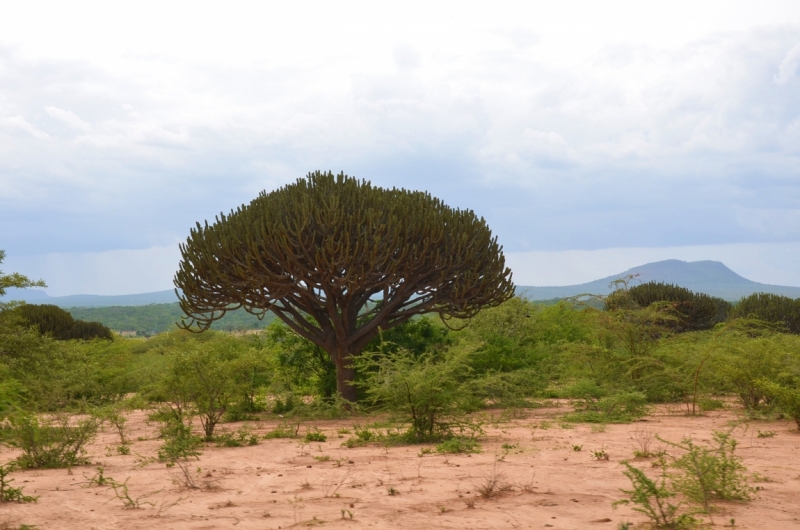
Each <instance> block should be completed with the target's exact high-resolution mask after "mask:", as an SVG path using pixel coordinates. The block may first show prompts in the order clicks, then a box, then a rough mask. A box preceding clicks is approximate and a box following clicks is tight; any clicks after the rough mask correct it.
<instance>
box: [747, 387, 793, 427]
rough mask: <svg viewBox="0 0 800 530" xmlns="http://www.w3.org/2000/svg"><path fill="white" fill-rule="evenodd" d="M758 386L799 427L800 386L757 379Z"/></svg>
mask: <svg viewBox="0 0 800 530" xmlns="http://www.w3.org/2000/svg"><path fill="white" fill-rule="evenodd" d="M756 385H757V386H758V388H759V389H760V390H761V391H762V392H764V393H765V394H766V395H767V396H769V397H771V398H772V400H773V401H774V402H775V404H776V405H777V406H778V408H780V409H781V410H782V411H783V412H784V413H785V414H786V415H787V416H789V417H790V418H792V419H793V420H794V421H795V423H797V428H798V429H800V388H798V387H797V386H795V385H792V384H787V383H786V382H775V381H766V380H763V379H762V380H759V381H757V382H756Z"/></svg>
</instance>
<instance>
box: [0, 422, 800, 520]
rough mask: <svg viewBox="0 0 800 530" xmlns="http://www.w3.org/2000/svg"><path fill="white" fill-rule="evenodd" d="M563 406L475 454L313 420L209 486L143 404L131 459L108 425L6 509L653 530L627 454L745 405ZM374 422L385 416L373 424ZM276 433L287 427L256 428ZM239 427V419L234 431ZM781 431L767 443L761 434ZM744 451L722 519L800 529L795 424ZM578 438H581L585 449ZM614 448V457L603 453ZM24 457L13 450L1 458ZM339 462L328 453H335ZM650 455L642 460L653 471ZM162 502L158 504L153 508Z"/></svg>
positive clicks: (758, 425)
mask: <svg viewBox="0 0 800 530" xmlns="http://www.w3.org/2000/svg"><path fill="white" fill-rule="evenodd" d="M564 412H565V409H564V408H545V409H535V410H530V411H526V412H525V413H524V416H523V417H521V418H516V419H513V420H510V421H507V422H504V423H499V424H495V425H488V426H487V428H486V435H485V436H484V437H482V438H481V445H482V451H481V453H480V454H473V455H463V454H462V455H448V456H445V455H439V454H435V453H434V454H423V456H420V452H421V449H423V448H425V447H426V446H403V447H389V448H385V447H382V446H380V445H374V446H368V447H358V448H352V449H349V448H346V447H343V446H342V442H344V441H345V440H346V439H347V438H348V437H349V436H350V435H348V434H340V433H338V432H337V431H338V430H339V429H346V428H350V429H352V426H353V423H354V421H353V420H347V421H314V422H304V423H303V424H302V425H301V427H300V433H301V434H302V433H304V432H305V431H306V430H307V429H308V428H311V427H313V426H316V427H318V428H319V429H320V430H321V431H322V432H324V433H325V434H326V435H327V437H328V440H327V441H326V442H324V443H312V444H310V445H304V444H301V443H298V440H294V439H273V440H262V441H261V442H260V443H259V445H257V446H252V447H241V448H217V447H214V446H209V447H207V448H205V449H203V454H202V456H200V457H199V460H196V461H192V462H191V463H190V464H189V467H190V473H192V476H193V480H194V481H195V483H196V484H197V485H199V486H201V489H187V488H185V487H182V486H181V485H180V483H181V480H180V476H179V475H180V470H179V469H177V468H167V467H166V466H165V465H164V464H162V463H157V462H154V461H153V459H152V457H154V456H155V454H156V451H157V449H158V446H159V445H160V443H161V442H160V441H159V440H158V439H157V432H156V425H155V424H151V425H148V424H147V422H146V421H145V415H144V414H143V413H140V412H137V413H134V414H132V415H131V416H130V418H129V433H130V437H131V438H132V439H133V440H134V441H133V444H132V451H131V454H130V455H118V454H116V451H115V448H116V446H117V445H118V437H117V435H116V434H114V433H113V432H112V431H111V430H106V431H105V432H103V433H102V434H101V435H100V436H99V437H98V439H97V440H96V442H95V443H93V444H92V446H91V447H90V448H89V454H90V456H91V458H92V460H93V461H94V462H96V464H95V465H94V466H86V467H77V468H73V469H72V470H71V471H70V470H66V469H56V470H30V471H16V472H14V473H12V475H11V477H12V478H13V479H14V480H15V482H14V483H13V485H14V486H17V487H18V486H24V488H25V489H24V493H26V494H28V495H38V496H39V501H38V503H36V504H16V503H4V504H0V528H3V527H4V526H3V525H7V526H6V527H8V528H16V527H17V526H19V525H20V524H23V523H24V524H28V525H37V526H38V528H40V529H87V530H88V529H98V530H101V529H102V530H110V529H145V528H160V529H197V530H199V529H216V528H236V529H242V530H245V529H278V528H290V527H310V526H322V527H325V528H366V527H373V528H376V529H377V528H455V529H459V530H463V529H470V528H475V529H478V528H487V529H488V528H509V529H511V528H554V529H582V528H608V529H614V530H616V529H617V527H618V525H619V523H621V522H633V523H635V524H634V526H633V527H634V528H644V527H645V525H644V521H645V518H644V517H643V516H641V515H640V514H637V513H636V512H634V511H632V510H631V508H629V507H626V506H620V507H618V508H616V509H614V508H612V506H611V504H612V502H613V501H615V500H619V499H621V498H623V494H622V493H621V492H620V488H628V487H629V486H630V482H629V481H628V479H627V478H625V476H624V475H623V474H622V470H623V467H622V465H621V464H620V461H621V460H624V459H631V458H632V457H633V451H634V450H635V449H637V447H638V446H637V442H636V441H635V438H637V437H639V436H641V435H642V434H643V433H647V432H649V433H657V434H659V435H660V436H661V437H663V438H666V439H669V440H674V441H679V440H680V439H681V438H682V437H684V436H691V437H692V438H693V439H694V440H697V441H701V440H708V439H710V436H711V431H712V430H714V429H716V430H722V429H725V428H727V426H728V425H729V422H730V421H731V420H736V419H737V418H738V417H739V416H738V414H739V413H740V411H737V410H735V409H734V410H725V411H720V412H713V413H708V414H707V415H705V416H702V417H688V416H685V415H683V414H682V413H681V412H680V411H679V410H668V409H660V410H659V411H657V412H656V413H654V414H653V415H651V416H649V417H648V418H647V419H646V420H644V421H639V422H636V423H633V424H630V425H608V426H606V427H605V430H603V429H602V428H598V427H596V426H595V427H594V428H593V427H592V426H591V425H585V424H577V425H574V426H570V425H566V424H562V422H561V421H560V420H559V417H560V416H561V415H562V414H563V413H564ZM356 421H358V422H360V423H361V424H366V423H367V422H370V421H375V419H374V418H360V419H358V420H356ZM250 425H252V426H254V427H255V429H256V432H261V433H264V432H267V431H268V430H270V429H272V428H274V427H275V426H276V425H277V422H276V421H259V422H251V423H250ZM220 427H221V428H223V429H224V430H228V431H230V430H233V429H235V428H237V427H238V424H225V425H221V426H220ZM759 431H761V432H762V433H763V432H768V431H774V432H775V435H774V436H771V437H767V438H763V437H762V438H760V437H758V432H759ZM735 437H736V439H737V440H738V441H739V444H740V445H739V446H738V448H737V453H738V454H739V455H740V456H741V457H742V458H743V459H744V463H745V465H746V466H747V468H748V471H749V472H750V473H758V474H759V475H760V478H759V479H758V482H753V485H754V486H757V487H759V488H760V490H759V491H758V492H757V494H756V497H755V498H754V500H753V501H751V502H749V503H723V504H721V505H719V509H718V511H717V512H716V513H715V514H714V515H713V523H714V524H715V525H716V526H717V527H725V526H728V527H730V521H731V519H734V520H735V527H734V528H737V529H739V528H741V529H745V528H748V529H782V528H800V458H798V456H800V451H799V450H798V448H799V447H800V433H798V432H797V430H796V429H795V428H794V425H793V424H790V423H789V422H784V421H780V422H764V421H758V422H750V423H748V424H745V425H743V426H741V427H739V428H737V429H736V431H735ZM573 446H580V450H575V449H576V448H574V447H573ZM600 450H603V451H605V452H606V453H607V454H608V455H609V460H608V461H605V460H597V459H595V458H593V456H592V452H594V451H600ZM15 456H16V453H15V452H14V451H13V450H10V449H8V448H3V449H1V450H0V462H7V461H9V460H10V459H12V458H13V457H15ZM328 458H329V459H328ZM650 462H651V461H650V460H638V461H635V463H637V465H639V466H640V467H643V468H645V469H648V470H652V467H651V463H650ZM96 466H103V468H104V474H105V476H106V477H111V478H113V479H114V480H116V481H117V482H124V481H126V480H127V485H128V488H129V493H130V496H131V498H133V499H136V498H139V500H140V502H141V504H140V506H141V507H140V508H138V509H126V508H125V507H124V504H123V502H122V501H121V500H120V499H118V498H117V497H116V496H115V494H114V491H113V490H112V489H111V488H109V487H107V486H96V485H89V484H86V482H87V477H92V476H95V475H96V473H97V470H96ZM492 477H495V478H497V479H498V483H499V484H501V485H502V484H505V485H506V486H507V488H508V490H507V491H504V492H501V493H500V494H499V495H497V496H494V497H490V498H485V497H483V496H481V495H480V493H479V491H480V490H481V488H482V487H484V486H485V485H486V483H487V480H490V479H491V478H492ZM147 503H152V504H147Z"/></svg>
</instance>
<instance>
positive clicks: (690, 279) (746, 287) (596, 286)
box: [517, 259, 800, 302]
mask: <svg viewBox="0 0 800 530" xmlns="http://www.w3.org/2000/svg"><path fill="white" fill-rule="evenodd" d="M633 275H638V276H636V277H635V278H634V279H633V280H632V281H631V282H630V285H631V286H634V285H638V284H640V283H647V282H664V283H672V284H675V285H679V286H681V287H685V288H687V289H690V290H692V291H694V292H696V293H706V294H709V295H711V296H718V297H720V298H723V299H725V300H729V301H732V302H735V301H737V300H739V299H741V298H742V297H744V296H749V295H751V294H753V293H772V294H779V295H783V296H788V297H790V298H800V287H788V286H781V285H768V284H765V283H758V282H754V281H752V280H748V279H747V278H744V277H742V276H739V275H738V274H736V273H735V272H733V271H732V270H730V269H729V268H728V267H726V266H725V265H724V264H723V263H721V262H719V261H690V262H686V261H680V260H677V259H669V260H665V261H657V262H655V263H648V264H646V265H640V266H638V267H634V268H632V269H628V270H627V271H625V272H621V273H619V274H615V275H613V276H608V277H607V278H601V279H599V280H594V281H592V282H589V283H582V284H580V285H565V286H562V287H532V286H523V285H520V286H517V294H518V295H519V296H522V297H524V298H527V299H529V300H552V299H554V298H567V297H570V296H576V295H579V294H596V295H606V294H609V293H610V292H612V291H613V290H614V288H613V287H612V286H611V285H610V284H611V282H613V281H614V280H618V279H621V278H625V277H628V276H633Z"/></svg>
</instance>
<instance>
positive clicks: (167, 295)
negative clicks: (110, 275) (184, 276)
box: [0, 289, 178, 307]
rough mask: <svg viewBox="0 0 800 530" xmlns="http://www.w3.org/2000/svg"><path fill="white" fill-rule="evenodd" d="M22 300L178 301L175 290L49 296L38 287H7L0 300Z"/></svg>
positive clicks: (89, 303) (84, 303) (81, 303)
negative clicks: (110, 294) (104, 294)
mask: <svg viewBox="0 0 800 530" xmlns="http://www.w3.org/2000/svg"><path fill="white" fill-rule="evenodd" d="M11 300H22V301H25V302H28V303H29V304H53V305H57V306H59V307H110V306H140V305H150V304H171V303H173V302H177V301H178V297H177V296H175V291H173V290H171V289H170V290H168V291H156V292H154V293H141V294H123V295H114V296H102V295H96V294H75V295H71V296H50V295H48V294H47V293H46V292H44V291H42V290H39V289H8V291H7V292H6V295H5V296H3V297H0V302H10V301H11Z"/></svg>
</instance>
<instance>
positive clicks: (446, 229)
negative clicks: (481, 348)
mask: <svg viewBox="0 0 800 530" xmlns="http://www.w3.org/2000/svg"><path fill="white" fill-rule="evenodd" d="M233 242H235V243H233ZM181 255H182V260H181V263H180V268H179V270H178V272H177V274H176V277H175V285H176V287H178V288H180V289H181V291H182V293H183V294H182V296H181V308H182V309H183V310H184V312H185V313H186V315H187V321H186V322H185V323H184V325H185V326H186V327H187V328H192V327H193V326H196V328H197V329H198V330H204V329H208V326H209V325H210V324H211V322H213V321H214V320H218V319H219V318H221V317H222V316H223V315H224V314H225V313H226V312H227V311H228V310H229V309H232V308H238V307H241V306H243V307H244V308H245V309H246V310H248V311H250V312H252V313H255V314H261V313H263V312H264V311H266V310H271V311H273V312H274V313H275V314H276V315H277V316H278V318H280V319H281V320H283V321H284V322H286V323H287V324H288V325H289V326H290V327H291V328H292V329H293V330H295V331H296V332H298V334H300V335H301V336H303V337H305V338H306V339H308V340H310V341H311V342H313V343H314V344H316V345H318V346H319V347H320V348H322V349H324V350H325V351H326V352H328V354H329V355H330V356H331V358H332V359H333V361H334V363H335V364H336V372H337V390H338V391H339V393H340V394H342V396H343V397H344V398H345V399H347V400H349V401H355V400H356V395H355V388H354V387H353V378H354V375H355V374H354V372H353V370H352V366H351V363H352V359H353V357H357V356H358V355H359V354H360V353H361V351H362V350H363V348H364V347H365V346H366V345H367V344H368V343H369V342H370V341H371V340H372V339H373V338H375V337H376V336H377V335H378V333H379V331H380V330H381V329H383V330H388V329H391V328H392V327H395V326H397V325H399V324H402V323H403V322H406V321H408V320H409V319H411V318H412V317H414V316H416V315H421V314H425V313H436V314H438V315H439V316H440V317H442V318H443V319H448V318H470V317H472V316H474V315H475V314H477V313H478V311H479V310H480V309H482V308H484V307H492V306H496V305H499V304H500V303H502V302H504V301H506V300H508V299H509V298H511V297H513V295H514V285H513V283H512V282H511V270H510V269H508V268H507V267H506V266H505V260H504V257H503V254H502V247H501V246H500V245H499V244H498V242H497V238H496V237H492V233H491V231H490V230H489V228H488V226H487V225H486V222H485V221H484V220H483V219H482V218H478V217H477V216H476V215H475V214H474V212H472V211H470V210H458V209H453V208H450V207H448V206H446V205H445V204H443V203H442V202H441V201H440V200H438V199H435V198H433V197H431V196H430V195H429V194H427V193H423V192H411V191H408V190H402V189H391V190H387V189H383V188H379V187H374V186H372V185H371V184H370V183H368V182H366V181H359V180H358V179H355V178H352V177H348V176H347V175H345V174H344V173H341V174H339V175H338V176H334V175H333V174H332V173H330V172H328V173H322V172H319V171H317V172H314V173H310V174H309V175H308V177H307V178H306V179H299V180H297V181H296V182H295V183H293V184H290V185H287V186H285V187H283V188H280V189H278V190H275V191H273V192H271V193H266V192H263V193H261V194H260V195H259V197H258V198H256V199H255V200H253V201H252V202H251V203H250V204H249V205H243V206H242V207H240V208H238V209H237V210H236V211H232V212H231V213H230V214H229V215H227V216H226V215H222V214H221V215H220V216H219V217H218V218H217V219H216V222H215V223H213V224H211V225H209V224H208V223H206V224H205V225H201V224H200V223H198V224H197V226H196V228H194V229H192V230H191V233H190V235H189V237H188V239H187V241H186V243H185V244H184V245H182V246H181ZM376 296H380V298H381V299H380V302H379V303H375V302H374V301H373V297H376ZM331 308H336V310H331Z"/></svg>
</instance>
